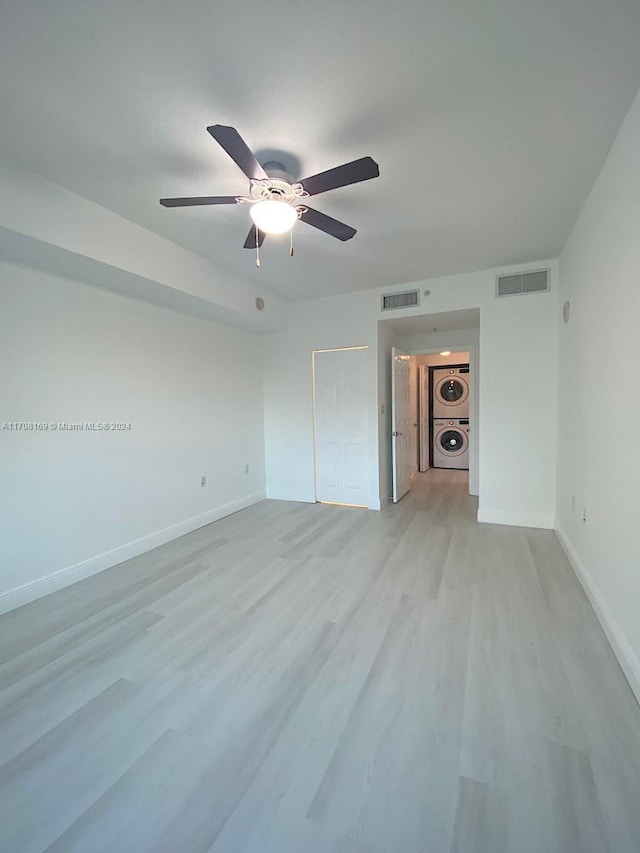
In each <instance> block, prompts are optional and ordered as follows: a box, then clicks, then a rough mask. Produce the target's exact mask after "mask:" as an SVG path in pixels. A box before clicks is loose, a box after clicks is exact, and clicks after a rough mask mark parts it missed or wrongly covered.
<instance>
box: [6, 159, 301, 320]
mask: <svg viewBox="0 0 640 853" xmlns="http://www.w3.org/2000/svg"><path fill="white" fill-rule="evenodd" d="M0 198H1V199H2V204H1V205H0V257H2V258H4V259H7V260H9V261H18V262H22V263H25V264H28V265H29V266H35V265H37V264H40V265H41V266H43V267H44V268H45V269H47V270H53V271H54V272H56V271H57V272H62V274H63V275H64V274H66V275H67V276H68V277H70V278H79V280H81V281H91V282H92V283H94V284H99V285H100V286H103V287H108V288H111V289H114V290H117V291H121V292H122V291H124V292H125V293H126V294H127V295H129V294H132V293H133V294H137V295H139V296H141V297H144V298H146V299H148V300H149V301H154V302H157V303H158V304H170V305H172V306H174V307H177V308H178V309H179V310H187V311H188V310H197V311H198V312H199V313H200V315H201V316H207V315H208V316H212V317H214V318H217V319H219V320H220V321H221V322H224V323H232V324H236V325H241V326H245V327H247V328H251V329H255V330H257V331H265V330H267V329H268V330H274V329H277V328H282V327H284V326H285V325H286V306H285V305H284V304H283V302H282V300H281V299H279V298H278V297H277V296H276V295H275V294H273V293H269V294H267V293H265V292H264V291H262V289H260V288H258V287H256V286H254V285H253V284H251V283H249V282H247V281H244V280H243V279H240V278H238V277H237V276H234V275H231V274H229V273H228V272H226V271H223V270H221V269H220V268H218V267H216V266H215V265H214V264H212V263H211V262H210V261H208V260H206V259H205V258H202V257H200V256H199V255H196V254H194V253H193V252H189V251H188V250H186V249H183V248H182V247H181V246H177V245H176V244H175V243H172V242H171V241H170V240H166V239H164V238H163V237H160V236H159V235H158V234H154V233H152V232H151V231H148V230H147V229H146V228H142V227H141V226H140V225H136V224H135V223H133V222H130V221H129V220H128V219H124V218H123V217H122V216H119V215H118V214H116V213H113V212H112V211H110V210H106V209H105V208H104V207H100V205H98V204H95V203H94V202H92V201H89V200H88V199H86V198H82V197H81V196H79V195H77V194H76V193H73V192H71V191H70V190H67V189H65V188H64V187H61V186H59V185H58V184H55V183H53V182H52V181H49V180H46V179H45V178H43V177H41V176H40V175H36V174H34V173H32V172H29V171H27V170H26V169H24V168H22V167H21V166H19V165H18V164H17V163H13V162H11V161H9V160H6V159H4V158H1V157H0ZM89 274H90V275H91V279H89V278H88V277H87V276H88V275H89ZM258 296H261V297H264V300H265V309H264V310H263V311H257V310H256V307H255V299H256V297H258Z"/></svg>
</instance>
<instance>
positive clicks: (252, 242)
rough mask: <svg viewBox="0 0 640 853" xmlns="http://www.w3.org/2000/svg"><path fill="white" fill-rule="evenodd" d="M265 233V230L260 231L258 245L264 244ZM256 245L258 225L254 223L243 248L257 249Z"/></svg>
mask: <svg viewBox="0 0 640 853" xmlns="http://www.w3.org/2000/svg"><path fill="white" fill-rule="evenodd" d="M264 238H265V233H264V231H258V246H262V244H263V243H264ZM255 247H256V226H255V225H252V226H251V228H250V230H249V233H248V234H247V239H246V240H245V241H244V245H243V249H255Z"/></svg>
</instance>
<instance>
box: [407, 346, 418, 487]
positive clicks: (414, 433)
mask: <svg viewBox="0 0 640 853" xmlns="http://www.w3.org/2000/svg"><path fill="white" fill-rule="evenodd" d="M409 417H410V419H411V420H410V424H409V463H410V464H409V471H410V475H411V478H412V479H413V477H415V475H416V474H417V473H418V365H417V364H416V359H415V356H413V355H412V356H409Z"/></svg>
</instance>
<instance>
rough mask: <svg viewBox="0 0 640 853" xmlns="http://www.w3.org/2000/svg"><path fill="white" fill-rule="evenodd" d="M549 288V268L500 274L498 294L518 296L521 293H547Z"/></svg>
mask: <svg viewBox="0 0 640 853" xmlns="http://www.w3.org/2000/svg"><path fill="white" fill-rule="evenodd" d="M548 290H549V270H534V271H532V272H522V273H515V274H513V275H499V276H498V277H497V279H496V296H517V295H519V294H521V293H546V292H547V291H548Z"/></svg>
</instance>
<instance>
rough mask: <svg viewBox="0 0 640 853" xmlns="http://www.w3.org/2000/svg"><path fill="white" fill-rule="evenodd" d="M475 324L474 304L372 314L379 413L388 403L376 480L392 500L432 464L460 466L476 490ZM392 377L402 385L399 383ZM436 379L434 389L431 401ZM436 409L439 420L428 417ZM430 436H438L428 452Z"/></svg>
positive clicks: (477, 337)
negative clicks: (438, 444) (398, 315)
mask: <svg viewBox="0 0 640 853" xmlns="http://www.w3.org/2000/svg"><path fill="white" fill-rule="evenodd" d="M458 326H459V328H458ZM479 326H480V311H479V309H469V310H464V311H455V312H447V313H446V314H441V315H437V314H432V315H424V316H413V317H408V318H402V319H397V320H387V321H384V320H383V321H380V322H379V330H378V341H379V347H380V360H379V364H380V378H379V401H380V410H381V414H383V413H384V409H385V404H388V406H389V410H390V417H389V421H388V427H387V430H386V432H385V433H384V434H382V433H381V434H380V436H379V438H380V452H379V455H380V481H381V484H382V488H383V489H384V486H385V484H387V486H388V489H389V491H388V492H387V495H388V496H389V498H390V499H391V500H394V501H395V502H397V501H399V500H400V499H401V498H402V496H403V494H406V492H407V491H409V490H410V488H411V485H412V483H415V482H417V481H416V479H415V478H416V477H417V476H419V475H420V473H424V472H426V471H429V470H430V469H433V468H438V469H450V470H451V471H458V470H459V472H460V473H459V474H458V475H456V476H458V478H460V477H464V479H465V480H467V479H468V491H469V493H470V494H472V495H478V492H479V488H478V483H479V472H478V467H479V464H478V463H479V460H478V451H479V446H478V433H479V430H478V426H479V420H478V409H479V405H478V401H479V394H478V390H479V389H478V353H479V342H480V335H479ZM399 368H400V369H399ZM437 371H440V372H441V373H442V374H443V375H442V376H440V374H439V373H437ZM385 372H386V373H387V375H388V377H389V378H388V380H385V377H384V373H385ZM450 373H451V375H449V374H450ZM454 374H455V375H454ZM398 380H399V381H400V383H401V384H404V385H406V386H407V387H405V388H404V389H399V388H398ZM440 384H442V388H440ZM436 385H437V387H438V389H439V390H440V392H441V394H440V397H439V398H438V403H437V405H435V406H434V391H435V390H436V387H435V386H436ZM403 400H404V401H406V406H407V407H408V416H407V417H404V418H403V417H402V401H403ZM399 404H400V405H399ZM398 412H400V417H398ZM436 415H437V416H438V421H443V423H439V422H438V423H437V424H436V423H434V420H435V416H436ZM452 422H453V423H452ZM436 427H437V428H438V432H437V433H434V429H435V428H436ZM399 433H400V434H402V435H399ZM454 433H455V435H454ZM458 433H459V434H458ZM436 438H439V439H440V440H441V441H442V442H444V444H443V449H442V452H441V453H438V454H437V456H436V458H434V440H435V439H436ZM387 442H388V444H387ZM401 443H402V445H403V446H404V448H406V459H405V458H404V457H405V451H404V449H401V447H400V444H401ZM385 444H387V446H388V447H389V451H388V453H385V449H384V446H385ZM399 465H400V466H401V469H399V468H398V466H399ZM385 467H386V471H387V472H388V473H385ZM434 473H435V472H434ZM402 483H404V484H405V487H404V488H403V487H402V486H400V487H398V484H402ZM382 494H383V491H382V490H381V495H382Z"/></svg>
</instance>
